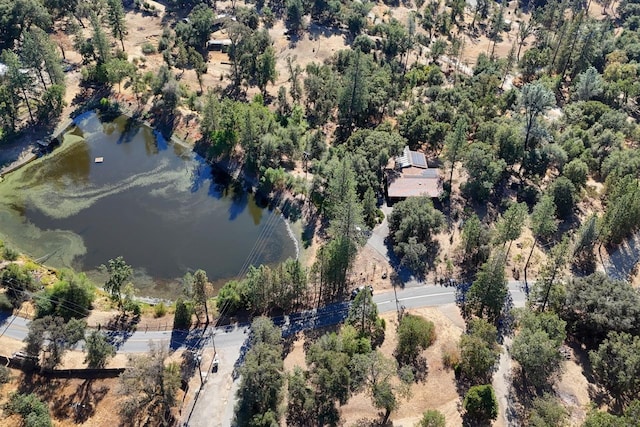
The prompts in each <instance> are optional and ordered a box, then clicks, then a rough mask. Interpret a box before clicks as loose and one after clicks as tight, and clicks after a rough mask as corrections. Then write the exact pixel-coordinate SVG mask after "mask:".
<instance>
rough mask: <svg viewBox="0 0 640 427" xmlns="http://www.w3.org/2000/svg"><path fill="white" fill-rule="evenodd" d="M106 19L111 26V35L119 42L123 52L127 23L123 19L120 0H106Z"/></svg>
mask: <svg viewBox="0 0 640 427" xmlns="http://www.w3.org/2000/svg"><path fill="white" fill-rule="evenodd" d="M107 6H108V9H107V17H108V19H109V25H110V26H111V34H113V37H115V38H117V39H118V40H120V45H121V46H122V51H123V52H124V36H125V35H126V34H127V22H126V21H125V19H124V8H123V7H122V0H107Z"/></svg>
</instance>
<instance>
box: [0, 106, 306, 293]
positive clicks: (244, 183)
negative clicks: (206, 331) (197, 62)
mask: <svg viewBox="0 0 640 427" xmlns="http://www.w3.org/2000/svg"><path fill="white" fill-rule="evenodd" d="M87 111H96V110H87ZM130 113H131V112H130V111H121V114H120V115H123V116H125V117H127V119H129V120H133V121H134V122H135V123H137V124H140V125H144V126H147V127H148V128H149V129H151V130H152V131H153V133H154V134H155V137H156V139H157V138H163V139H164V141H166V142H167V143H169V144H170V145H171V144H175V145H176V146H178V147H181V148H183V149H185V150H189V152H190V153H192V154H195V155H200V154H199V153H198V151H197V150H196V148H197V147H196V146H194V145H192V144H189V143H188V142H186V141H184V140H182V139H180V138H179V137H177V136H176V135H171V137H170V138H168V139H167V138H165V137H164V136H163V135H162V134H161V133H160V131H158V130H157V129H156V128H154V127H153V126H152V125H151V123H150V122H149V121H148V120H142V119H141V118H140V117H139V116H138V117H135V116H134V115H132V114H130ZM80 116H81V115H77V116H75V117H74V118H67V120H64V121H63V122H61V123H60V124H59V125H58V126H57V127H56V129H55V131H54V132H53V133H52V134H51V136H50V137H49V138H51V139H52V140H54V139H58V140H60V139H61V136H62V135H63V134H64V133H65V132H67V131H68V130H69V129H70V127H72V126H74V125H75V124H76V122H77V120H78V118H79V117H80ZM24 142H26V140H25V141H23V144H24ZM60 142H62V141H60ZM61 145H62V144H59V145H57V146H55V147H54V148H53V150H52V151H51V152H50V153H48V154H54V153H55V152H59V151H58V150H59V149H60V148H61ZM23 147H24V145H23ZM31 147H32V144H31V143H30V144H28V145H26V148H22V153H21V156H24V155H25V153H26V154H29V155H30V158H29V161H26V162H25V161H22V162H20V163H18V164H17V163H15V162H14V163H12V164H11V169H10V170H9V171H8V172H6V174H8V173H11V172H14V171H16V170H19V169H20V168H21V167H23V166H25V165H26V164H28V163H29V162H31V161H33V160H35V159H37V158H39V157H41V155H39V154H38V153H33V152H32V150H31ZM204 160H205V161H206V163H207V164H208V165H209V166H210V167H211V168H212V170H213V173H215V174H224V176H227V177H228V178H229V179H230V180H231V182H233V183H235V185H238V187H240V188H241V189H242V191H244V192H246V193H249V194H251V193H253V194H254V195H257V196H258V197H259V198H261V199H262V203H261V204H263V205H264V208H265V209H268V210H270V211H272V212H273V214H274V215H277V216H279V217H280V218H281V219H282V220H283V222H284V224H283V225H284V227H285V229H286V234H287V236H286V238H287V239H288V240H290V241H291V242H292V244H293V247H294V254H292V257H294V258H295V259H298V260H299V261H300V262H302V263H303V264H304V265H305V267H306V266H307V265H306V264H307V263H306V262H305V260H307V258H308V257H307V255H306V253H307V252H308V251H307V250H306V249H305V248H304V245H303V241H302V235H301V230H302V225H301V223H300V221H301V219H295V218H293V219H291V218H289V217H288V216H287V215H285V214H284V213H283V212H282V211H281V209H280V208H281V207H282V205H283V203H285V200H289V199H290V198H289V197H288V196H287V195H286V194H285V195H283V196H284V197H283V199H282V200H279V199H280V198H279V197H275V198H274V197H269V196H268V195H266V196H265V195H264V194H258V192H257V186H256V183H255V180H252V179H251V178H250V177H248V176H247V175H246V174H245V173H244V172H243V170H242V166H241V165H240V164H239V163H237V162H235V161H234V160H233V159H225V160H222V161H214V160H211V159H204ZM45 161H46V160H45ZM0 182H1V180H0ZM232 185H233V184H232ZM276 201H280V203H278V205H277V206H274V205H273V203H274V202H276ZM42 265H43V266H47V263H46V261H45V262H44V263H43V264H42ZM233 278H234V277H230V278H228V279H222V280H219V279H217V280H213V283H214V288H218V290H219V288H220V287H221V286H222V285H224V284H225V283H226V282H227V281H228V280H232V279H233ZM149 279H151V280H150V281H149V282H147V283H145V285H144V286H142V287H141V289H140V291H142V292H140V295H137V296H136V299H138V300H142V301H144V302H147V303H153V302H152V301H164V302H168V301H175V296H174V297H170V296H169V295H168V294H167V293H166V292H164V291H163V290H162V288H165V287H166V281H164V280H162V279H160V280H155V279H152V278H149ZM145 282H146V280H145ZM175 283H176V284H177V283H178V281H176V282H175ZM154 290H160V292H154ZM145 291H147V292H145ZM216 294H217V292H216Z"/></svg>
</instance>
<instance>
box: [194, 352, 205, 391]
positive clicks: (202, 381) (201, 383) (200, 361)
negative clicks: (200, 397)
mask: <svg viewBox="0 0 640 427" xmlns="http://www.w3.org/2000/svg"><path fill="white" fill-rule="evenodd" d="M196 361H197V362H198V372H199V373H200V388H202V386H204V380H203V379H202V355H200V354H199V355H198V356H197V357H196Z"/></svg>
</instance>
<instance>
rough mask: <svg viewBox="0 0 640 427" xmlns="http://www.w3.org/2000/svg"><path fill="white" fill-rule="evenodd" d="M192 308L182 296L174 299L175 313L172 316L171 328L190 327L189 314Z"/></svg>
mask: <svg viewBox="0 0 640 427" xmlns="http://www.w3.org/2000/svg"><path fill="white" fill-rule="evenodd" d="M192 313H193V310H192V309H191V307H189V306H188V305H187V304H186V303H185V302H184V301H183V299H182V298H178V300H177V301H176V313H175V315H174V317H173V329H189V328H190V327H191V315H192Z"/></svg>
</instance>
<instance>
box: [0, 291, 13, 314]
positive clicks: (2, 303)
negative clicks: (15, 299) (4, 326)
mask: <svg viewBox="0 0 640 427" xmlns="http://www.w3.org/2000/svg"><path fill="white" fill-rule="evenodd" d="M11 310H13V304H11V301H10V300H9V297H8V296H7V294H5V293H2V294H0V311H11Z"/></svg>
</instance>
